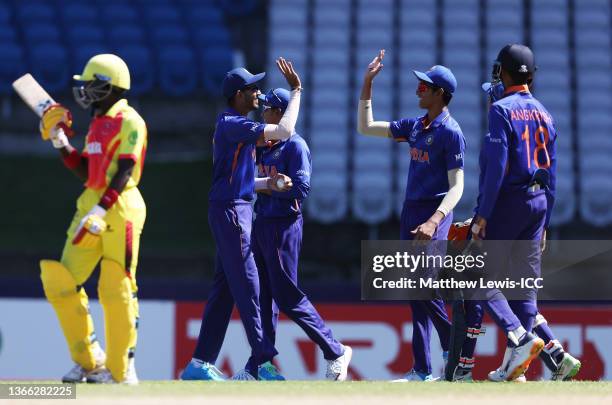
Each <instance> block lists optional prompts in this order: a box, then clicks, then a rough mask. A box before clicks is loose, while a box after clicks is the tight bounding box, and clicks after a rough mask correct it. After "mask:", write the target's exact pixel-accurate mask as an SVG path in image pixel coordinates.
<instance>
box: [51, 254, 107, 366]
mask: <svg viewBox="0 0 612 405" xmlns="http://www.w3.org/2000/svg"><path fill="white" fill-rule="evenodd" d="M40 278H41V280H42V284H43V289H44V291H45V295H46V297H47V299H48V300H49V302H50V303H51V305H52V306H53V309H55V312H56V314H57V318H58V320H59V322H60V325H61V327H62V331H63V332H64V336H65V337H66V341H67V342H68V349H69V350H70V354H71V356H72V359H73V360H74V361H75V362H77V363H78V364H80V365H81V366H83V367H84V368H85V369H88V370H90V369H93V368H94V367H95V366H96V360H95V356H94V352H93V349H92V343H94V342H96V335H95V333H94V327H93V321H92V319H91V316H90V315H89V302H88V299H87V294H85V291H84V290H83V288H81V287H80V286H79V285H77V284H76V282H75V281H74V278H73V277H72V274H70V272H69V271H68V269H66V267H64V265H63V264H61V263H60V262H57V261H54V260H41V262H40Z"/></svg>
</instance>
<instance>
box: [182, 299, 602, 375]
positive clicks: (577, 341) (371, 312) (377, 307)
mask: <svg viewBox="0 0 612 405" xmlns="http://www.w3.org/2000/svg"><path fill="white" fill-rule="evenodd" d="M316 307H317V310H318V311H319V312H320V314H321V316H322V317H323V319H325V321H326V323H327V325H328V326H329V327H330V328H331V329H332V331H333V333H334V336H335V337H336V338H337V339H338V340H340V341H341V342H343V343H344V344H348V345H350V346H352V347H353V360H352V362H351V367H350V376H351V377H352V379H354V380H361V379H367V380H390V379H394V378H398V377H399V376H401V375H402V374H403V373H406V372H407V371H409V370H410V369H411V368H412V345H411V340H412V323H411V313H410V308H409V306H408V305H397V304H393V305H382V304H319V305H316ZM203 308H204V303H193V302H190V303H185V302H177V303H176V316H175V319H176V329H175V331H176V336H175V345H176V346H175V347H176V355H175V362H176V363H175V375H176V376H178V374H179V373H180V371H181V369H182V368H183V367H184V366H185V365H186V364H187V362H188V361H189V360H190V359H191V356H192V354H193V349H194V347H195V343H196V341H197V337H198V333H199V329H200V319H201V314H202V311H203ZM542 313H543V315H544V316H545V317H546V318H547V320H548V322H549V324H550V326H551V328H552V330H553V332H554V333H555V335H556V337H557V339H558V340H559V341H561V343H562V344H563V346H564V347H565V349H566V350H567V351H568V352H570V353H571V354H572V355H573V356H575V357H577V358H579V359H580V360H581V362H582V369H581V371H580V373H579V374H578V376H577V378H578V379H582V380H600V379H607V380H612V345H610V342H612V307H596V308H587V307H564V306H555V307H543V308H542ZM484 324H485V326H486V327H487V333H486V334H485V335H484V336H481V337H479V339H478V343H477V346H476V367H475V369H474V377H475V378H476V379H485V378H486V375H487V373H488V372H489V371H491V370H494V369H495V368H497V367H498V366H499V365H500V363H501V360H502V357H503V352H504V349H505V346H506V338H505V336H504V335H503V334H502V333H501V332H500V331H499V329H498V328H497V327H496V326H495V325H494V324H493V323H492V321H491V319H490V318H485V323H484ZM276 348H277V350H278V351H279V355H278V356H277V357H276V358H275V363H276V364H277V366H278V368H279V369H280V371H281V372H282V373H283V374H284V375H285V377H287V378H288V379H321V378H323V377H324V375H325V366H326V364H325V361H324V359H323V356H322V354H321V352H320V350H319V349H318V348H317V347H316V346H315V344H314V343H312V342H311V341H310V340H309V339H308V337H307V336H306V334H305V333H304V332H303V331H302V330H301V329H300V328H299V327H298V326H297V325H296V324H295V323H293V322H292V321H291V320H288V319H287V318H286V317H284V316H283V315H282V314H281V318H280V321H279V325H278V331H277V341H276ZM249 354H250V348H249V345H248V342H247V340H246V336H245V334H244V329H243V327H242V324H241V322H240V318H239V317H238V314H237V312H236V311H234V313H233V315H232V321H231V322H230V326H229V328H228V332H227V334H226V338H225V342H224V345H223V347H222V349H221V352H220V355H219V358H218V360H217V363H216V364H217V366H218V367H219V368H221V369H222V370H223V371H224V372H225V373H226V374H227V375H232V374H233V373H235V372H237V371H238V370H239V369H241V368H243V367H244V364H245V363H246V360H247V358H248V357H249ZM431 356H432V357H431V358H432V367H433V370H434V371H433V374H434V375H435V376H440V375H442V369H443V367H444V366H443V360H442V351H441V348H440V344H439V340H438V336H437V334H436V333H435V332H434V333H433V334H432V340H431ZM527 378H528V379H529V380H538V379H548V378H550V372H549V371H548V370H547V369H546V368H545V367H544V366H543V364H542V362H541V361H539V360H536V361H534V362H533V363H532V366H531V368H530V369H529V371H528V374H527Z"/></svg>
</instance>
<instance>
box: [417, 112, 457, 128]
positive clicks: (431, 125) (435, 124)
mask: <svg viewBox="0 0 612 405" xmlns="http://www.w3.org/2000/svg"><path fill="white" fill-rule="evenodd" d="M426 117H427V114H425V115H423V116H422V117H421V118H419V126H420V127H421V128H423V129H431V128H437V127H439V126H440V125H442V124H443V123H444V122H445V121H446V120H447V119H448V117H450V113H449V112H448V111H442V112H441V113H440V114H439V115H438V116H437V117H436V118H434V120H433V121H431V122H430V123H429V125H427V126H425V125H423V119H425V118H426Z"/></svg>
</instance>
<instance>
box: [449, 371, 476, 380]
mask: <svg viewBox="0 0 612 405" xmlns="http://www.w3.org/2000/svg"><path fill="white" fill-rule="evenodd" d="M453 381H454V382H474V378H473V377H472V372H471V371H465V372H458V370H455V374H453Z"/></svg>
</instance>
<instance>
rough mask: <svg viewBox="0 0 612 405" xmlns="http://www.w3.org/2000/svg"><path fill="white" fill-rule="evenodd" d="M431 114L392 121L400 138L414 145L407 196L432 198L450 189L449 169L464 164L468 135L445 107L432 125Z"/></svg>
mask: <svg viewBox="0 0 612 405" xmlns="http://www.w3.org/2000/svg"><path fill="white" fill-rule="evenodd" d="M426 118H427V115H424V116H422V117H418V118H411V119H407V118H405V119H402V120H399V121H393V122H391V126H390V128H391V134H392V136H393V139H395V140H396V141H397V142H408V144H409V145H410V168H409V172H408V181H407V184H406V197H405V199H406V200H432V199H437V198H441V197H443V196H444V195H445V194H446V193H447V192H448V189H449V184H448V171H449V170H453V169H458V168H463V156H464V152H465V138H464V137H463V132H461V128H460V127H459V124H457V121H455V120H454V119H453V117H451V116H450V113H449V112H448V111H443V112H442V113H440V115H438V116H437V117H436V118H435V119H434V120H433V121H432V122H431V123H430V124H429V125H427V126H425V125H424V124H423V122H424V120H425V119H426Z"/></svg>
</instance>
